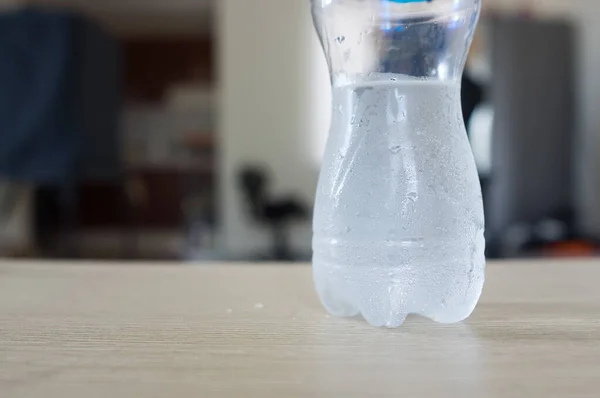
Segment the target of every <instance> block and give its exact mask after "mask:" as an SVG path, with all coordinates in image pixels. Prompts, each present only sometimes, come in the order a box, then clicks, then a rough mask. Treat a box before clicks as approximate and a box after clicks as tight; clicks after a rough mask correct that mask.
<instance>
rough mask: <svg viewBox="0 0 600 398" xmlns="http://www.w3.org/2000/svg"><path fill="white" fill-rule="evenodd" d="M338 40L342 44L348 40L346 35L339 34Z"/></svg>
mask: <svg viewBox="0 0 600 398" xmlns="http://www.w3.org/2000/svg"><path fill="white" fill-rule="evenodd" d="M336 40H337V42H338V43H340V44H342V43H343V42H345V41H346V36H338V37H337V39H336Z"/></svg>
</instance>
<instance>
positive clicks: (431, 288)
mask: <svg viewBox="0 0 600 398" xmlns="http://www.w3.org/2000/svg"><path fill="white" fill-rule="evenodd" d="M483 268H484V264H481V265H480V266H479V267H464V266H463V267H461V266H457V264H451V265H450V266H448V264H445V265H444V266H440V265H437V266H435V265H429V266H419V267H411V266H403V267H397V268H393V269H390V268H389V267H371V268H367V269H364V268H362V267H361V268H355V269H352V268H349V267H340V266H336V265H325V264H323V263H322V262H319V261H318V260H315V261H314V265H313V273H314V278H315V285H316V290H317V293H318V295H319V297H320V299H321V302H322V304H323V306H324V307H325V309H326V310H327V311H328V312H329V313H330V314H331V315H333V316H336V317H354V316H358V315H362V317H363V318H364V319H365V320H366V321H367V322H368V323H370V324H371V325H373V326H375V327H388V328H397V327H400V326H401V325H402V324H403V323H404V322H405V320H406V317H407V316H408V315H419V316H423V317H426V318H429V319H432V320H433V321H435V322H438V323H446V324H449V323H457V322H461V321H463V320H465V319H467V318H468V317H469V316H470V315H471V314H472V312H473V311H474V309H475V307H476V305H477V302H478V301H479V297H480V295H481V292H482V290H483V283H484V275H483V274H484V270H483ZM417 270H418V271H417Z"/></svg>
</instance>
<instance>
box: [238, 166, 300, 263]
mask: <svg viewBox="0 0 600 398" xmlns="http://www.w3.org/2000/svg"><path fill="white" fill-rule="evenodd" d="M269 182H270V176H269V173H268V171H267V170H266V169H264V168H261V167H257V166H247V167H244V168H243V169H242V170H241V171H240V173H239V184H240V188H241V190H242V193H243V195H244V197H245V199H246V202H247V207H248V210H249V213H250V215H251V217H252V218H253V219H254V220H255V221H256V222H258V223H260V224H263V225H265V226H267V227H269V228H270V230H271V233H272V238H273V249H272V253H271V255H269V256H268V257H269V258H270V259H272V260H274V261H293V260H294V259H295V258H294V256H293V254H292V251H291V247H290V242H289V236H288V232H289V226H290V223H291V222H292V221H294V220H305V219H307V218H308V217H309V216H310V214H309V213H310V212H309V211H308V210H307V207H306V206H305V205H304V204H302V203H301V201H300V200H299V199H296V198H294V197H292V196H288V197H282V198H271V197H269V192H268V188H269Z"/></svg>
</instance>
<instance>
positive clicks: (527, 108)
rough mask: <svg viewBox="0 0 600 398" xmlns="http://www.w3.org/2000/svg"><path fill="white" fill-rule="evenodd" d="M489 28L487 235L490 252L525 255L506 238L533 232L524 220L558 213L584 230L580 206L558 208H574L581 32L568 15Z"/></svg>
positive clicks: (501, 20)
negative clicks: (565, 20) (490, 128)
mask: <svg viewBox="0 0 600 398" xmlns="http://www.w3.org/2000/svg"><path fill="white" fill-rule="evenodd" d="M490 29H491V43H490V50H491V54H492V59H491V64H492V65H493V73H492V76H493V77H492V82H491V91H490V94H491V96H490V103H491V105H492V106H493V108H494V127H493V136H492V156H491V159H492V164H491V173H490V179H489V182H488V187H487V189H486V197H485V198H484V200H485V205H486V215H487V220H486V224H487V231H486V238H487V241H488V254H489V256H490V257H505V256H513V255H518V253H513V252H512V251H510V250H509V252H506V244H507V240H508V241H510V240H511V239H515V240H519V239H525V238H524V237H521V235H524V236H525V235H528V234H521V233H520V232H518V231H519V229H520V228H521V227H519V226H526V227H524V228H525V229H531V228H534V229H535V228H537V227H536V226H537V225H540V223H542V224H543V223H544V222H545V220H553V219H554V220H558V221H559V222H562V223H564V227H563V228H564V229H565V230H566V231H567V232H566V234H567V235H569V237H571V238H576V237H577V224H578V220H577V218H576V216H577V215H576V214H574V213H573V212H572V211H570V210H569V213H571V215H570V216H569V217H567V219H564V217H562V216H558V217H557V216H555V215H556V214H563V213H564V210H562V209H574V208H575V203H574V188H575V187H574V156H573V152H574V149H575V140H576V125H575V124H576V123H575V117H574V96H575V95H574V94H575V93H574V87H575V80H574V79H575V73H574V70H575V65H574V63H575V59H576V57H575V32H574V30H573V28H572V27H571V26H570V25H569V24H567V23H563V22H556V21H540V20H533V19H523V18H518V17H501V16H497V17H495V18H494V19H492V20H491V21H490ZM521 229H522V228H521ZM534 235H535V234H534ZM509 246H511V245H509ZM511 250H512V249H511Z"/></svg>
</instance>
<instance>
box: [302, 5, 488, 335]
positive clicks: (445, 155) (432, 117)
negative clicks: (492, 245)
mask: <svg viewBox="0 0 600 398" xmlns="http://www.w3.org/2000/svg"><path fill="white" fill-rule="evenodd" d="M312 9H313V16H314V20H315V24H316V26H317V30H318V32H319V35H320V37H321V41H322V43H323V47H324V48H325V52H326V55H327V59H328V63H329V67H330V72H331V81H332V86H333V111H332V112H333V113H332V126H331V131H330V134H329V139H328V143H327V147H326V153H325V158H324V162H323V165H322V171H321V176H320V181H319V186H318V192H317V199H316V204H315V215H314V237H313V252H314V257H313V270H314V278H315V284H316V289H317V291H318V293H319V296H320V298H321V300H322V302H323V304H324V306H325V307H326V308H327V310H328V311H329V312H330V313H331V314H333V315H336V316H355V315H359V314H362V316H363V317H364V318H365V319H366V320H367V321H368V322H369V323H371V324H372V325H374V326H387V327H398V326H400V325H401V324H402V323H403V322H404V320H405V319H406V316H407V315H409V314H419V315H422V316H425V317H428V318H431V319H433V320H435V321H437V322H442V323H453V322H458V321H461V320H463V319H465V318H467V317H468V316H469V315H470V314H471V313H472V312H473V310H474V308H475V306H476V304H477V302H478V300H479V296H480V295H481V291H482V288H483V283H484V268H485V258H484V248H485V241H484V236H483V231H484V218H483V205H482V198H481V188H480V185H479V179H478V175H477V170H476V167H475V162H474V159H473V154H472V152H471V148H470V146H469V142H468V138H467V134H466V131H465V125H464V121H463V117H462V111H461V103H460V81H461V76H462V72H463V69H464V65H465V60H466V57H467V52H468V49H469V46H470V43H471V40H472V37H473V33H474V30H475V27H476V24H477V20H478V17H479V11H480V0H433V1H420V0H402V1H401V0H396V1H392V0H312Z"/></svg>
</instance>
